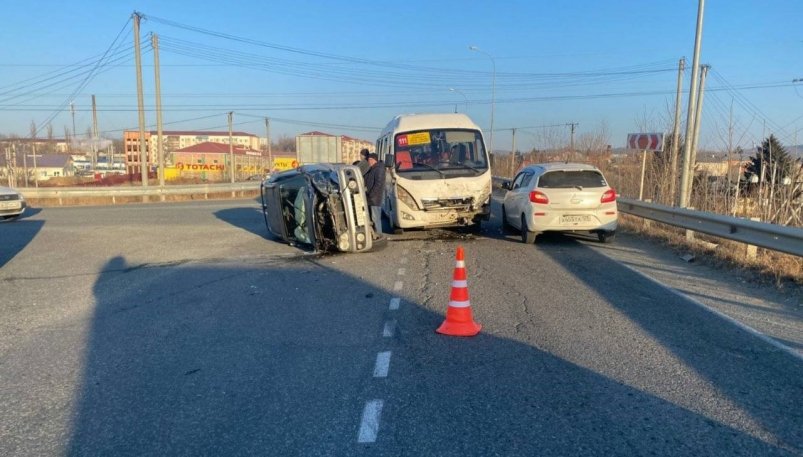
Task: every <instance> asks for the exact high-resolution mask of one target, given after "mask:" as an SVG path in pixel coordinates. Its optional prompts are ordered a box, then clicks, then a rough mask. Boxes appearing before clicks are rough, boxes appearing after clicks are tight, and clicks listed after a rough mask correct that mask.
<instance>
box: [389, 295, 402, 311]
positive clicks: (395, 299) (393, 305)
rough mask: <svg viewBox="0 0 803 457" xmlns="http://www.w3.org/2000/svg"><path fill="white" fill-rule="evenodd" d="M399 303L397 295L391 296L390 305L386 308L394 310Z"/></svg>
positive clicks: (397, 307)
mask: <svg viewBox="0 0 803 457" xmlns="http://www.w3.org/2000/svg"><path fill="white" fill-rule="evenodd" d="M399 303H401V298H399V297H393V298H391V299H390V307H389V308H388V309H390V310H391V311H395V310H397V309H399Z"/></svg>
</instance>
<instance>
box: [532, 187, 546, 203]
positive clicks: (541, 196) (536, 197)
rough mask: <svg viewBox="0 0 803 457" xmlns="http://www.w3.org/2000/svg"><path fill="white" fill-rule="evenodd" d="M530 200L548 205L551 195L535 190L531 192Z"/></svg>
mask: <svg viewBox="0 0 803 457" xmlns="http://www.w3.org/2000/svg"><path fill="white" fill-rule="evenodd" d="M530 201H531V202H533V203H539V204H541V205H546V204H547V203H549V197H547V196H546V194H545V193H543V192H540V191H537V190H534V191H532V192H530Z"/></svg>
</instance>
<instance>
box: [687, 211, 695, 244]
mask: <svg viewBox="0 0 803 457" xmlns="http://www.w3.org/2000/svg"><path fill="white" fill-rule="evenodd" d="M686 209H688V210H692V211H693V210H694V207H693V206H689V207H687V208H686ZM686 241H694V230H689V229H686Z"/></svg>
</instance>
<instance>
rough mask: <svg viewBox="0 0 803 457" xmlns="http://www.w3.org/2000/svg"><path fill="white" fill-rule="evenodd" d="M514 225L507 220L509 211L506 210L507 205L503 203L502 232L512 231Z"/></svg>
mask: <svg viewBox="0 0 803 457" xmlns="http://www.w3.org/2000/svg"><path fill="white" fill-rule="evenodd" d="M512 228H513V226H511V225H510V222H508V221H507V211H505V205H504V203H503V204H502V233H510V231H511V229H512Z"/></svg>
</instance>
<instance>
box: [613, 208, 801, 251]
mask: <svg viewBox="0 0 803 457" xmlns="http://www.w3.org/2000/svg"><path fill="white" fill-rule="evenodd" d="M616 203H617V206H618V208H619V211H621V212H623V213H627V214H632V215H634V216H638V217H643V218H645V219H651V220H654V221H658V222H663V223H665V224H669V225H674V226H676V227H681V228H685V229H689V230H693V231H695V232H700V233H706V234H708V235H713V236H717V237H720V238H725V239H728V240H733V241H740V242H742V243H747V244H752V245H754V246H759V247H762V248H766V249H772V250H775V251H779V252H785V253H787V254H792V255H796V256H801V257H803V229H799V228H796V227H787V226H783V225H776V224H769V223H766V222H756V221H751V220H748V219H742V218H738V217H731V216H724V215H721V214H714V213H706V212H703V211H694V210H690V209H685V208H675V207H672V206H665V205H659V204H657V203H647V202H643V201H640V200H634V199H630V198H621V197H620V198H618V199H617V200H616Z"/></svg>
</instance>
